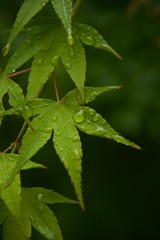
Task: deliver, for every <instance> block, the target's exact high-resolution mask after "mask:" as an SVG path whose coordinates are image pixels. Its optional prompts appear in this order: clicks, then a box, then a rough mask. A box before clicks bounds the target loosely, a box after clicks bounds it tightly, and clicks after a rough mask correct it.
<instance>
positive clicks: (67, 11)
mask: <svg viewBox="0 0 160 240" xmlns="http://www.w3.org/2000/svg"><path fill="white" fill-rule="evenodd" d="M72 2H73V0H61V1H57V0H51V3H52V5H53V7H54V9H55V11H56V13H57V15H58V17H59V18H60V20H61V22H62V24H63V26H64V28H65V29H66V32H67V35H68V42H69V44H70V45H73V38H72V28H71V14H72Z"/></svg>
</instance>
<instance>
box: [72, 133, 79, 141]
mask: <svg viewBox="0 0 160 240" xmlns="http://www.w3.org/2000/svg"><path fill="white" fill-rule="evenodd" d="M79 139H80V137H79V136H78V135H75V136H73V138H72V140H73V142H77V141H78V140H79Z"/></svg>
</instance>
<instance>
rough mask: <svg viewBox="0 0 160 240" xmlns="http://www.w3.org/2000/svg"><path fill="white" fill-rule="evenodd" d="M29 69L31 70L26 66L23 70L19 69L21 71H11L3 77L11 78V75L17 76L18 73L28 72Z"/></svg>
mask: <svg viewBox="0 0 160 240" xmlns="http://www.w3.org/2000/svg"><path fill="white" fill-rule="evenodd" d="M29 71H31V68H27V69H24V70H21V71H18V72H14V73H11V74H9V75H7V76H5V78H11V77H14V76H17V75H19V74H22V73H25V72H29Z"/></svg>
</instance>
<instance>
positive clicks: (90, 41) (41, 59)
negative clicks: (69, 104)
mask: <svg viewBox="0 0 160 240" xmlns="http://www.w3.org/2000/svg"><path fill="white" fill-rule="evenodd" d="M60 2H61V3H60V4H62V1H60ZM58 4H59V3H58ZM42 19H43V18H40V19H39V20H42ZM45 25H46V31H45V32H44V30H43V29H44V26H45ZM31 29H33V33H32V34H31V39H28V40H26V42H25V43H24V44H23V45H22V46H21V47H20V48H19V49H18V50H17V52H15V54H14V55H13V57H11V59H10V61H9V63H8V65H7V66H6V69H5V73H8V72H11V71H13V70H15V69H17V68H18V67H20V66H21V65H23V63H25V62H26V61H28V60H29V59H30V58H31V57H33V56H34V55H35V58H34V61H33V64H32V71H31V73H30V76H29V85H28V93H27V99H33V98H35V97H37V96H38V94H39V92H40V91H41V89H42V87H43V85H44V84H45V83H46V81H47V80H48V78H49V77H50V75H51V73H52V72H53V71H54V68H55V66H56V64H57V61H58V58H59V57H60V58H61V60H62V63H63V65H64V67H65V69H66V71H67V72H68V74H69V75H70V77H71V79H72V80H73V82H74V83H75V85H76V87H77V88H78V89H79V91H80V93H81V97H82V98H84V97H83V95H84V93H83V88H84V83H85V72H86V61H85V52H84V49H83V46H82V44H81V42H82V43H83V44H86V45H89V46H93V47H96V48H100V49H103V50H106V51H108V52H110V53H112V54H114V55H115V56H116V57H118V58H120V56H119V55H118V54H117V53H116V52H115V51H114V50H113V49H112V48H111V47H110V46H109V45H108V44H107V42H106V41H105V40H104V39H103V38H102V36H101V35H100V34H99V33H98V31H97V30H96V29H94V28H93V27H90V26H88V25H85V24H75V25H74V44H73V45H72V46H71V45H70V44H68V39H67V36H66V33H65V31H64V29H63V28H62V27H60V26H59V25H53V26H52V27H51V18H48V21H47V18H45V21H44V24H43V28H42V29H39V26H38V25H37V20H35V21H34V24H33V26H32V27H31ZM36 29H37V31H36ZM22 52H24V54H22ZM15 59H16V61H15ZM83 100H84V99H83Z"/></svg>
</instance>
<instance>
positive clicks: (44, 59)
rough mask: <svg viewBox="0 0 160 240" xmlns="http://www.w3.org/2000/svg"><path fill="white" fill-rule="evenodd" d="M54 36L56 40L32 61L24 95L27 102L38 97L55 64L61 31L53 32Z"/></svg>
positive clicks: (58, 51) (58, 52)
mask: <svg viewBox="0 0 160 240" xmlns="http://www.w3.org/2000/svg"><path fill="white" fill-rule="evenodd" d="M54 34H55V35H56V39H54V40H52V42H50V44H48V45H46V46H45V47H46V48H44V49H42V50H41V51H39V52H38V53H37V54H36V56H35V59H34V61H33V64H32V71H31V73H30V75H29V84H28V88H27V90H28V92H27V95H26V98H27V99H29V100H32V99H34V98H35V97H37V96H38V94H39V93H40V91H41V89H42V87H43V85H44V84H45V83H46V81H47V80H48V78H49V77H50V75H51V73H52V72H53V70H54V68H55V65H56V63H57V60H58V57H59V54H60V47H61V44H60V42H59V39H60V38H61V34H62V31H61V29H58V30H57V31H55V33H54Z"/></svg>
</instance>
